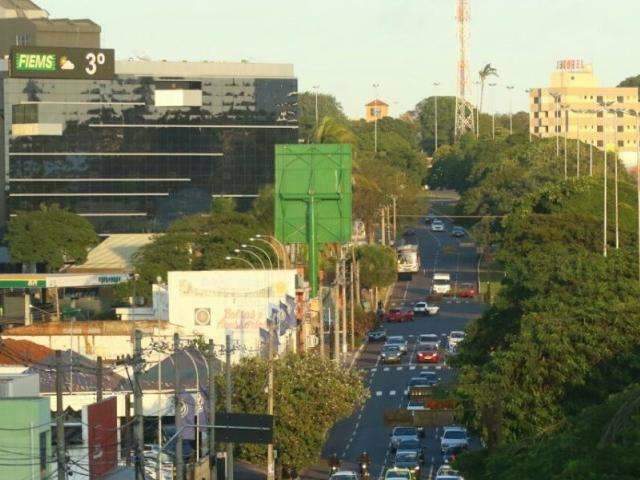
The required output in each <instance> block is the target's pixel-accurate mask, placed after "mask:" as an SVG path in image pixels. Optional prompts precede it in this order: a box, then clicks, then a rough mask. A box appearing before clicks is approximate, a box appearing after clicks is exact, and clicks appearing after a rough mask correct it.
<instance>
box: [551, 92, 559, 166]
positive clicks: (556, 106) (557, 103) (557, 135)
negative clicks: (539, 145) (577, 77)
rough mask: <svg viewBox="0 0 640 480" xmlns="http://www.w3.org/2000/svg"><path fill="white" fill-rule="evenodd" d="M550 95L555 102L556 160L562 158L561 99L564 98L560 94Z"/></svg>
mask: <svg viewBox="0 0 640 480" xmlns="http://www.w3.org/2000/svg"><path fill="white" fill-rule="evenodd" d="M549 94H550V95H551V97H552V98H553V102H554V105H553V106H554V118H555V121H554V122H553V129H554V130H555V132H554V133H555V134H556V158H558V157H559V156H560V136H559V135H560V129H559V126H560V109H559V107H560V99H561V98H562V97H561V96H560V94H559V93H551V92H549Z"/></svg>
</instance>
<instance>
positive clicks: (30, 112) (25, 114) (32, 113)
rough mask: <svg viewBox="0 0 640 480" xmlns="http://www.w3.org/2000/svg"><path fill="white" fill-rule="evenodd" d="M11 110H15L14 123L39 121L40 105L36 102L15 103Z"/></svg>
mask: <svg viewBox="0 0 640 480" xmlns="http://www.w3.org/2000/svg"><path fill="white" fill-rule="evenodd" d="M11 110H12V112H13V122H12V123H38V105H36V104H32V103H30V104H26V105H23V104H20V105H13V106H12V108H11Z"/></svg>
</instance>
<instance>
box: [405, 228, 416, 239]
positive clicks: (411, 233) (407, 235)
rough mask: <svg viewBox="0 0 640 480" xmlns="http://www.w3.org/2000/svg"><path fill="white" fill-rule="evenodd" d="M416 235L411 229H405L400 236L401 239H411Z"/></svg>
mask: <svg viewBox="0 0 640 480" xmlns="http://www.w3.org/2000/svg"><path fill="white" fill-rule="evenodd" d="M415 234H416V231H415V230H414V229H413V228H407V229H406V230H405V231H404V233H403V234H402V236H403V237H412V236H413V235H415Z"/></svg>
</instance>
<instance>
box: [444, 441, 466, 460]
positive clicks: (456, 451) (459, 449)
mask: <svg viewBox="0 0 640 480" xmlns="http://www.w3.org/2000/svg"><path fill="white" fill-rule="evenodd" d="M467 450H468V448H467V446H466V445H456V446H455V447H449V448H447V449H446V450H445V451H444V452H443V453H442V462H443V463H445V464H447V463H453V462H454V461H455V459H456V458H458V455H460V454H461V453H463V452H466V451H467Z"/></svg>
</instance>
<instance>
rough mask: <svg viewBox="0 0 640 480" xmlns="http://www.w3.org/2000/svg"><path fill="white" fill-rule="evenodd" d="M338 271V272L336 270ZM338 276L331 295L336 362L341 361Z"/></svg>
mask: <svg viewBox="0 0 640 480" xmlns="http://www.w3.org/2000/svg"><path fill="white" fill-rule="evenodd" d="M339 265H340V264H339V263H338V264H337V265H336V267H337V268H336V270H338V271H339V270H340V267H339ZM336 273H337V272H336ZM338 296H339V295H338V278H336V280H335V281H334V282H333V286H332V287H331V297H332V299H333V307H334V309H333V318H332V320H333V322H331V323H332V325H333V359H334V360H335V361H336V362H340V312H339V310H338V309H339V308H340V307H339V306H338V305H339V299H338Z"/></svg>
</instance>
